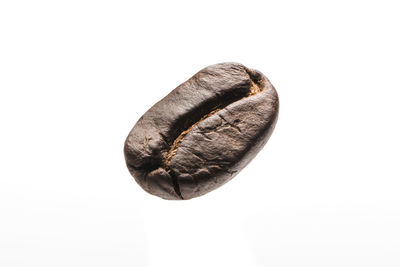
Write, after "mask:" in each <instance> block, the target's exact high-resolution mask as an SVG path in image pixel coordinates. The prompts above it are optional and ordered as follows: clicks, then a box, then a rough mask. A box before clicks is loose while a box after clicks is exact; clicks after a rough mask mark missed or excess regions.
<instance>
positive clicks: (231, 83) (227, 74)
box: [124, 63, 279, 199]
mask: <svg viewBox="0 0 400 267" xmlns="http://www.w3.org/2000/svg"><path fill="white" fill-rule="evenodd" d="M278 109H279V100H278V95H277V93H276V91H275V89H274V87H273V86H272V84H271V83H270V82H269V80H268V79H267V78H266V77H265V76H264V75H263V74H262V73H261V72H259V71H256V70H252V69H249V68H246V67H245V66H243V65H241V64H238V63H222V64H216V65H212V66H209V67H206V68H204V69H203V70H201V71H199V72H198V73H196V74H195V75H194V76H193V77H192V78H190V79H189V80H187V81H186V82H184V83H183V84H181V85H179V86H178V87H177V88H176V89H174V90H173V91H172V92H170V93H169V94H168V95H167V96H166V97H164V98H163V99H162V100H160V101H159V102H158V103H156V104H155V105H154V106H153V107H151V108H150V109H149V110H148V111H147V112H146V113H145V114H144V115H143V116H142V117H141V118H140V119H139V121H138V122H137V123H136V125H135V126H134V127H133V129H132V130H131V132H130V133H129V135H128V137H127V139H126V141H125V147H124V152H125V159H126V164H127V166H128V169H129V171H130V172H131V174H132V176H133V177H134V178H135V180H136V182H137V183H138V184H139V185H140V186H141V187H142V188H143V189H144V190H145V191H147V192H149V193H150V194H153V195H156V196H159V197H161V198H164V199H190V198H194V197H198V196H201V195H204V194H206V193H208V192H210V191H212V190H214V189H216V188H218V187H220V186H221V185H223V184H224V183H226V182H227V181H229V180H230V179H232V178H233V177H234V176H235V175H237V174H238V172H239V171H240V170H241V169H243V168H244V167H245V166H246V165H247V164H248V163H249V162H250V161H251V160H252V159H253V158H254V157H255V155H256V154H257V153H258V152H259V151H260V150H261V148H262V147H263V146H264V145H265V143H266V142H267V141H268V139H269V137H270V135H271V133H272V131H273V129H274V126H275V123H276V121H277V118H278Z"/></svg>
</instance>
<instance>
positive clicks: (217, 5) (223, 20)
mask: <svg viewBox="0 0 400 267" xmlns="http://www.w3.org/2000/svg"><path fill="white" fill-rule="evenodd" d="M399 7H400V6H399V2H398V1H385V0H380V1H365V0H364V1H349V0H347V1H310V0H306V1H284V0H283V1H282V0H280V1H216V0H215V1H84V0H79V1H71V0H69V1H16V0H13V1H11V0H10V1H7V0H3V1H1V2H0V123H1V124H0V127H1V128H0V266H2V267H3V266H4V267H8V266H40V267H47V266H52V267H53V266H57V267H58V266H61V267H63V266H68V267H70V266H82V267H83V266H84V267H87V266H90V267H91V266H96V267H97V266H107V267H108V266H118V267H124V266H151V267H155V266H163V267H164V266H167V267H168V266H174V267H180V266H185V267H186V266H190V267H197V266H202V267H203V266H211V267H213V266H218V267H225V266H226V267H232V266H241V267H242V266H246V267H247V266H307V267H313V266H315V267H317V266H318V267H320V266H385V267H391V266H400V193H399V191H400V170H399V168H400V164H399V158H400V141H399V136H400V126H399V122H400V120H399V116H400V106H399V98H400V81H399V80H400V79H399V71H400V63H399V62H400V52H399V50H400V34H399V32H400V30H399V25H400V16H399V12H400V11H399V10H400V8H399ZM225 61H235V62H240V63H243V64H245V65H246V66H248V67H250V68H255V69H258V70H260V71H262V72H263V73H264V74H265V75H266V76H267V77H268V78H269V79H270V80H271V82H272V83H273V84H274V86H275V87H276V88H277V90H278V93H279V96H280V102H281V110H280V116H279V120H278V124H277V126H276V129H275V132H274V134H273V135H272V137H271V139H270V140H269V142H268V144H267V145H266V146H265V148H264V149H263V150H262V151H261V152H260V153H259V154H258V156H257V157H256V158H255V159H254V160H253V161H252V162H251V163H250V164H249V166H248V167H247V168H246V169H244V170H243V171H242V172H241V173H240V174H239V175H238V176H236V178H235V179H233V180H232V181H231V182H229V183H228V184H226V185H225V186H223V187H221V188H220V189H218V190H216V191H214V192H212V193H209V194H208V195H205V196H203V197H201V198H198V199H193V200H190V201H181V202H179V201H178V202H177V201H175V202H174V201H165V200H162V199H159V198H156V197H153V196H151V195H149V194H147V193H145V192H144V191H143V190H142V189H141V188H140V187H139V186H138V185H137V184H136V183H135V181H134V180H133V178H132V177H131V176H130V174H129V172H128V170H127V169H126V167H125V161H124V157H123V143H124V141H125V138H126V136H127V134H128V132H129V131H130V129H131V128H132V127H133V125H134V123H135V122H136V121H137V120H138V119H139V117H140V116H141V115H142V114H143V113H144V112H145V111H146V110H147V109H148V108H150V107H151V105H153V104H154V103H155V102H157V101H158V100H159V99H161V98H162V97H163V96H165V95H166V94H167V93H169V92H170V91H171V90H172V89H174V88H175V87H176V86H177V85H179V84H180V83H182V82H184V81H185V80H186V79H188V78H189V77H190V76H192V75H193V74H195V73H196V72H197V71H199V70H200V69H202V68H203V67H205V66H207V65H211V64H215V63H219V62H225Z"/></svg>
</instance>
